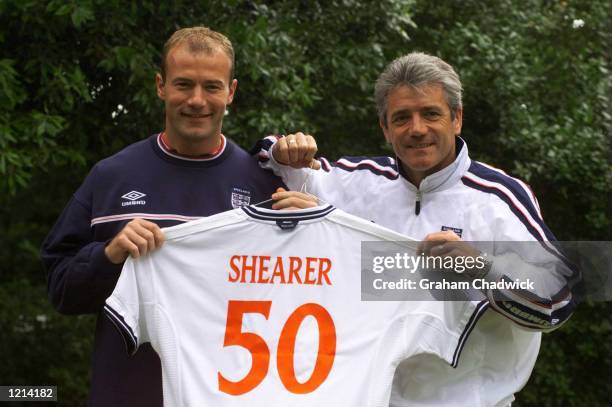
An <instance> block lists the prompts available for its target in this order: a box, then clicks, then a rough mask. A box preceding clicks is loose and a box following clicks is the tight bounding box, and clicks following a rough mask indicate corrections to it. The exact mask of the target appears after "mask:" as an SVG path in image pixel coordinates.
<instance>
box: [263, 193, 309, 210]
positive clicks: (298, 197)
mask: <svg viewBox="0 0 612 407" xmlns="http://www.w3.org/2000/svg"><path fill="white" fill-rule="evenodd" d="M272 199H274V200H275V201H276V202H274V203H273V204H272V209H286V210H295V209H305V208H313V207H315V206H317V204H318V202H317V198H315V197H314V196H312V195H308V194H304V193H302V192H296V191H286V190H285V189H283V188H278V189H277V190H276V192H275V193H273V194H272Z"/></svg>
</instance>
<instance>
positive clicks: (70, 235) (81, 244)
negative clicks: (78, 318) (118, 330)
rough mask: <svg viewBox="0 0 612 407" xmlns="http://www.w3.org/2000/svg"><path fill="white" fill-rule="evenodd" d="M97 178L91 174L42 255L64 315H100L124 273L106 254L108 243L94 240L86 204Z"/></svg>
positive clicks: (53, 294)
mask: <svg viewBox="0 0 612 407" xmlns="http://www.w3.org/2000/svg"><path fill="white" fill-rule="evenodd" d="M94 177H95V176H94V175H93V171H92V174H90V175H89V176H88V178H87V179H86V180H85V182H84V183H83V185H82V186H81V188H80V189H79V191H77V193H75V195H74V196H73V197H72V199H70V201H69V202H68V204H67V205H66V207H65V208H64V211H63V212H62V214H61V216H60V217H59V219H58V220H57V222H56V223H55V226H54V227H53V229H52V230H51V232H50V233H49V235H48V236H47V238H46V239H45V242H44V243H43V247H42V251H41V257H42V260H43V264H44V266H45V269H46V271H47V291H48V295H49V298H50V300H51V303H52V304H53V306H54V307H55V308H56V309H57V310H58V311H59V312H61V313H64V314H83V313H96V312H98V311H99V310H100V309H101V308H102V306H103V305H104V301H105V300H106V298H107V297H108V296H109V295H110V294H111V293H112V291H113V289H114V287H115V284H116V283H117V279H118V278H119V274H120V273H121V267H122V264H113V263H111V262H110V261H109V260H108V259H107V257H106V255H105V254H104V247H105V245H106V242H105V241H95V240H94V236H93V231H92V228H91V202H83V200H84V199H83V197H86V196H87V195H88V193H87V189H88V186H89V185H90V184H91V183H92V178H94Z"/></svg>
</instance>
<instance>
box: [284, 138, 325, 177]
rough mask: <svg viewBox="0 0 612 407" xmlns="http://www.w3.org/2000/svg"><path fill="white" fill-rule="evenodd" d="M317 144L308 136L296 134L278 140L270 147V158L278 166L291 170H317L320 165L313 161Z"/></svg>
mask: <svg viewBox="0 0 612 407" xmlns="http://www.w3.org/2000/svg"><path fill="white" fill-rule="evenodd" d="M316 153H317V143H316V141H315V139H314V137H312V136H311V135H309V134H304V133H302V132H297V133H295V134H289V135H288V136H286V137H282V138H280V139H278V141H277V142H276V143H274V147H272V156H273V157H274V159H275V160H276V161H277V162H278V163H279V164H284V165H289V166H291V167H293V168H312V169H314V170H318V169H319V168H321V163H319V161H317V160H315V159H314V156H315V154H316Z"/></svg>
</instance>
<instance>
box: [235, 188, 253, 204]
mask: <svg viewBox="0 0 612 407" xmlns="http://www.w3.org/2000/svg"><path fill="white" fill-rule="evenodd" d="M250 203H251V191H247V190H246V189H242V188H236V187H234V188H232V208H234V209H236V208H240V207H243V206H247V205H249V204H250Z"/></svg>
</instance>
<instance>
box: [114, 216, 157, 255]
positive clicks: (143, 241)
mask: <svg viewBox="0 0 612 407" xmlns="http://www.w3.org/2000/svg"><path fill="white" fill-rule="evenodd" d="M163 243H164V234H163V233H162V231H161V229H160V228H159V226H157V225H156V224H155V223H153V222H149V221H147V220H144V219H134V220H131V221H130V222H128V224H127V225H125V227H124V228H123V229H121V232H119V233H118V234H117V236H115V237H114V238H113V240H111V242H110V243H109V244H108V245H107V246H106V247H105V248H104V254H106V257H107V258H108V260H110V262H111V263H114V264H120V263H123V262H124V261H125V259H127V257H128V256H130V255H131V256H132V257H134V258H137V257H140V256H144V255H145V254H147V253H148V252H150V251H152V250H155V249H157V248H159V247H161V245H162V244H163Z"/></svg>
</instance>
